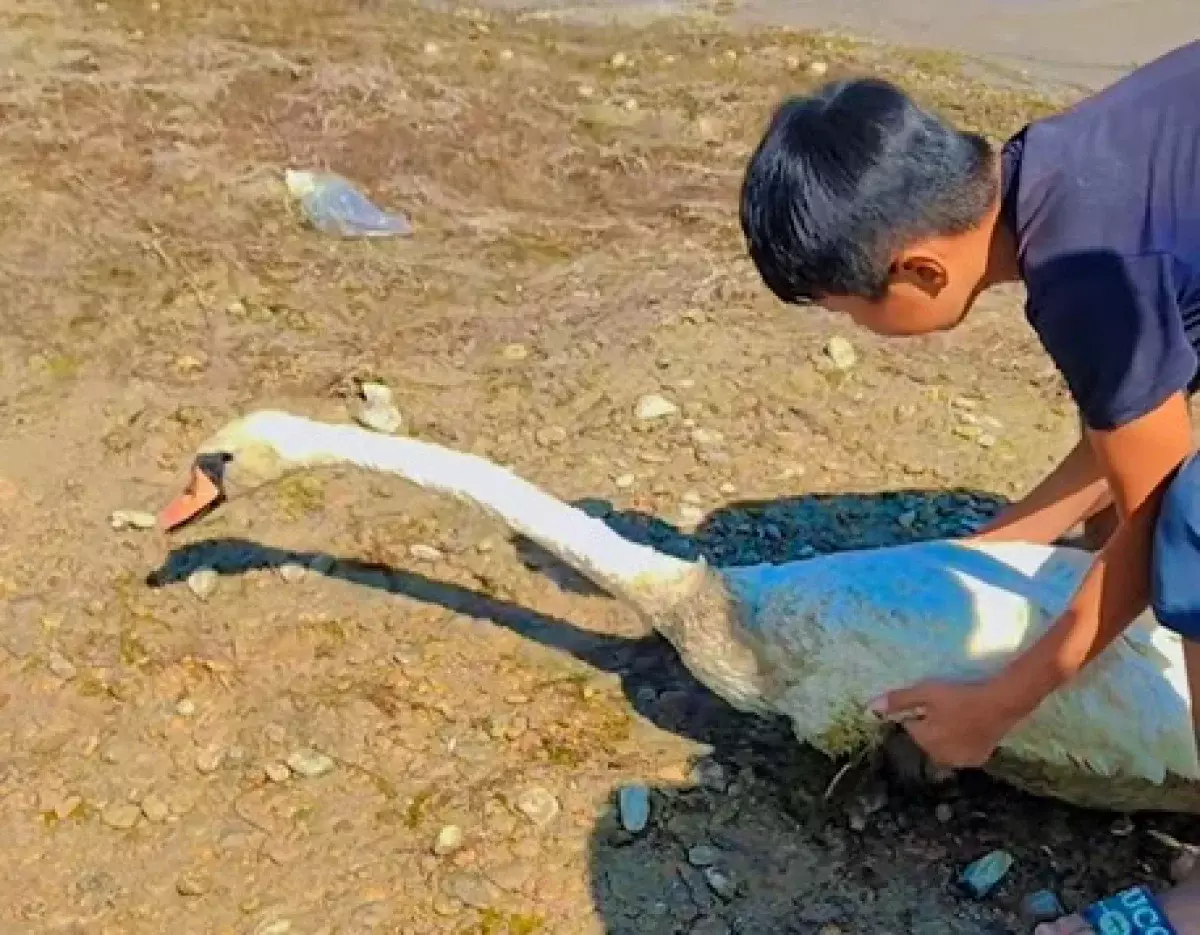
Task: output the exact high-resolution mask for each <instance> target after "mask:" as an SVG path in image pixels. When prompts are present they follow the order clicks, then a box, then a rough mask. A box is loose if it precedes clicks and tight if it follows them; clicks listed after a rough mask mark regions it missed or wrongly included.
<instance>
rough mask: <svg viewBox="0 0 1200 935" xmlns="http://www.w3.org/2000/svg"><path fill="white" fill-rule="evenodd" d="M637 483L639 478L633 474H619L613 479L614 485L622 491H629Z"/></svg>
mask: <svg viewBox="0 0 1200 935" xmlns="http://www.w3.org/2000/svg"><path fill="white" fill-rule="evenodd" d="M636 481H637V478H636V477H635V476H634V475H632V474H619V475H617V476H616V477H614V478H613V483H614V484H615V485H616V486H617V488H618V489H620V490H628V489H629V488H630V487H632V486H633V485H634V483H636Z"/></svg>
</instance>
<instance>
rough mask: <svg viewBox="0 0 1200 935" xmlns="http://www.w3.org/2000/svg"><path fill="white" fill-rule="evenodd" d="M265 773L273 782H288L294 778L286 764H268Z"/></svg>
mask: <svg viewBox="0 0 1200 935" xmlns="http://www.w3.org/2000/svg"><path fill="white" fill-rule="evenodd" d="M264 772H265V773H266V774H267V778H268V779H269V780H271V782H287V781H288V780H289V779H291V778H292V771H291V770H290V769H289V768H288V766H287V764H286V763H268V764H267V765H266V767H265V769H264Z"/></svg>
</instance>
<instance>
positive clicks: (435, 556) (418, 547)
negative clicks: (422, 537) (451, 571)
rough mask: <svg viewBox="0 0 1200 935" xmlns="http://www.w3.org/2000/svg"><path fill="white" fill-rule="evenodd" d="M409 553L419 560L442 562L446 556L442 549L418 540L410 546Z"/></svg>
mask: <svg viewBox="0 0 1200 935" xmlns="http://www.w3.org/2000/svg"><path fill="white" fill-rule="evenodd" d="M408 554H409V555H411V556H412V557H413V558H415V559H416V560H417V561H418V562H429V563H430V564H432V563H433V562H440V561H441V560H442V558H443V557H444V556H443V555H442V553H441V551H440V550H438V549H435V548H434V547H433V546H431V545H425V544H424V543H422V542H416V543H414V544H412V545H410V546H409V547H408Z"/></svg>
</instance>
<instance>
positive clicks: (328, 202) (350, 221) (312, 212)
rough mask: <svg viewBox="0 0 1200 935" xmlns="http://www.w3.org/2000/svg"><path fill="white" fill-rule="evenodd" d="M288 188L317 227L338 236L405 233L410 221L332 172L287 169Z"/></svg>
mask: <svg viewBox="0 0 1200 935" xmlns="http://www.w3.org/2000/svg"><path fill="white" fill-rule="evenodd" d="M284 182H285V183H286V185H287V188H288V192H289V194H291V196H292V197H293V198H295V199H296V200H297V201H298V202H299V203H300V208H301V210H302V211H303V212H304V216H305V219H306V220H307V221H308V223H309V224H311V225H312V226H313V227H314V228H315V229H316V230H319V231H321V232H322V233H326V234H335V235H337V236H339V237H407V236H409V235H410V234H412V224H411V223H410V222H409V220H408V218H407V217H405V216H404V215H403V214H399V213H395V212H389V211H383V210H381V209H380V208H378V207H376V206H375V204H374V203H372V201H371V200H370V199H369V198H367V196H366V195H364V194H363V193H362V192H360V191H359V190H358V189H357V188H355V187H354V185H353V184H352V183H351V182H350V181H348V180H347V179H344V178H343V177H342V176H340V175H338V174H337V173H335V172H310V171H307V170H301V169H288V170H287V171H286V172H285V173H284Z"/></svg>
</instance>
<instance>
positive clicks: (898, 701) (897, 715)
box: [868, 685, 927, 723]
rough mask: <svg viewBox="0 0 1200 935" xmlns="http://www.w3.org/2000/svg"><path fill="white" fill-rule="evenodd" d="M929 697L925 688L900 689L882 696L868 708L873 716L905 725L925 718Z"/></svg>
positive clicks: (918, 686) (915, 686)
mask: <svg viewBox="0 0 1200 935" xmlns="http://www.w3.org/2000/svg"><path fill="white" fill-rule="evenodd" d="M926 706H927V697H926V693H925V690H924V688H923V686H920V685H914V686H913V687H912V688H899V689H896V690H895V691H890V692H886V693H885V694H883V695H880V696H879V697H878V698H876V699H875V700H874V701H872V702H871V704H870V705H869V706H868V707H869V708H870V710H871V712H872V713H873V714H876V715H878V716H879V717H881V718H883V719H884V720H887V721H892V722H895V723H903V722H904V721H913V720H919V719H920V718H923V717H924V716H925V708H926Z"/></svg>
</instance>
